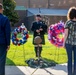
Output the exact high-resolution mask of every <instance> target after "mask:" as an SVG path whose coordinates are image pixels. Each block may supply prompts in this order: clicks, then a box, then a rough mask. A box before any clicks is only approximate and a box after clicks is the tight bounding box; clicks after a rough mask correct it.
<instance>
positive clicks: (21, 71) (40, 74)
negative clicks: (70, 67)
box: [6, 64, 67, 75]
mask: <svg viewBox="0 0 76 75" xmlns="http://www.w3.org/2000/svg"><path fill="white" fill-rule="evenodd" d="M34 71H35V72H34ZM33 72H34V73H33ZM32 73H33V74H32ZM6 75H67V64H61V65H56V66H55V67H50V68H44V69H39V68H38V69H37V70H36V69H34V68H30V67H25V66H6Z"/></svg>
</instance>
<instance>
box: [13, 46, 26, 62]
mask: <svg viewBox="0 0 76 75" xmlns="http://www.w3.org/2000/svg"><path fill="white" fill-rule="evenodd" d="M22 46H23V47H22V50H23V58H24V61H25V49H24V45H22ZM17 50H18V46H16V48H15V51H14V55H13V59H14V58H15V56H16V52H17Z"/></svg>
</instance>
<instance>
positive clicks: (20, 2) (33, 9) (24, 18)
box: [15, 0, 76, 30]
mask: <svg viewBox="0 0 76 75" xmlns="http://www.w3.org/2000/svg"><path fill="white" fill-rule="evenodd" d="M15 1H16V4H17V6H16V9H15V10H16V11H17V12H18V14H19V16H20V20H19V22H18V23H17V24H16V26H18V25H20V24H21V23H22V22H24V23H25V25H26V27H27V28H28V30H30V27H31V23H32V21H34V19H35V15H36V14H41V15H42V16H43V20H45V21H46V24H47V25H48V26H49V25H51V24H54V23H56V22H59V21H60V20H62V21H64V22H65V21H66V15H67V12H68V9H69V8H70V7H71V6H76V0H15ZM17 7H19V8H17ZM20 7H24V8H26V9H24V10H22V9H23V8H20ZM22 12H23V13H22Z"/></svg>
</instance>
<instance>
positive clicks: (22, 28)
mask: <svg viewBox="0 0 76 75" xmlns="http://www.w3.org/2000/svg"><path fill="white" fill-rule="evenodd" d="M19 33H21V36H22V38H21V39H19V38H17V35H18V34H19ZM28 37H29V35H28V31H27V29H26V27H25V26H22V25H21V26H19V27H17V28H15V29H14V31H13V33H12V43H13V44H14V45H16V46H17V45H18V46H20V45H23V44H25V43H26V42H27V39H28Z"/></svg>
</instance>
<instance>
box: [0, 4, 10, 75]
mask: <svg viewBox="0 0 76 75" xmlns="http://www.w3.org/2000/svg"><path fill="white" fill-rule="evenodd" d="M3 10H4V9H3V5H2V4H1V3H0V75H5V62H6V55H7V51H8V50H9V48H10V32H11V29H10V21H9V20H8V18H7V17H6V16H4V15H3Z"/></svg>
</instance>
